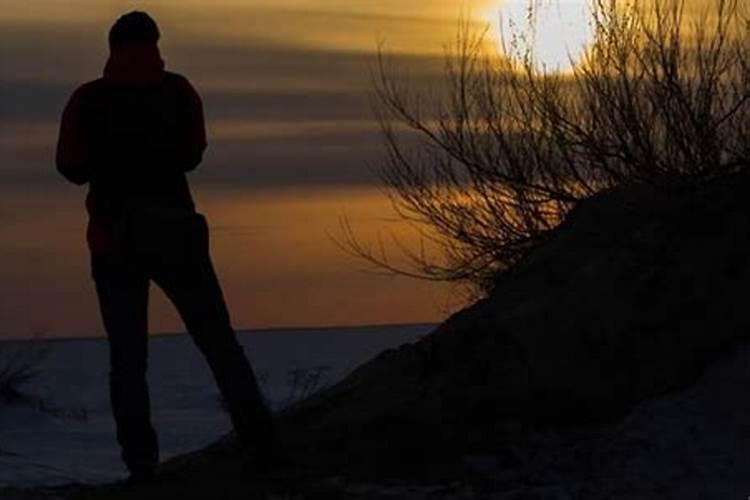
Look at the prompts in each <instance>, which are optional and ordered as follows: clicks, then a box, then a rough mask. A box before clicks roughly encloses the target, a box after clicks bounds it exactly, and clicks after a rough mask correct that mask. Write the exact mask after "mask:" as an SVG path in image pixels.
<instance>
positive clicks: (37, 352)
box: [0, 340, 48, 406]
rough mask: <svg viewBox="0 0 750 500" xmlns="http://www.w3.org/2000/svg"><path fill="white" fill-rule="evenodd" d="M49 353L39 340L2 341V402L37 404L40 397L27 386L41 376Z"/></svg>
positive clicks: (0, 374)
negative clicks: (42, 365) (43, 364)
mask: <svg viewBox="0 0 750 500" xmlns="http://www.w3.org/2000/svg"><path fill="white" fill-rule="evenodd" d="M47 353H48V350H47V348H46V347H44V346H42V345H41V344H40V343H39V341H38V340H32V341H26V342H14V343H11V342H4V343H0V402H3V403H7V404H12V403H26V404H34V405H35V406H36V404H37V401H38V398H36V397H35V396H33V395H32V394H31V393H29V392H28V391H27V387H28V385H29V383H31V382H32V381H33V380H34V379H36V378H37V377H38V376H39V374H40V369H41V363H42V361H43V360H44V358H45V357H46V356H47Z"/></svg>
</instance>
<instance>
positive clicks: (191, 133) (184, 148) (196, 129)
mask: <svg viewBox="0 0 750 500" xmlns="http://www.w3.org/2000/svg"><path fill="white" fill-rule="evenodd" d="M180 83H181V87H182V92H183V94H184V96H185V99H184V103H185V109H184V112H185V114H184V116H185V124H184V125H185V126H184V128H183V131H184V134H185V135H184V137H183V139H184V141H182V142H181V144H180V145H179V146H178V147H179V148H180V151H179V157H180V164H181V167H182V170H183V171H185V172H189V171H191V170H194V169H195V168H196V167H197V166H198V165H199V164H200V162H201V161H202V160H203V152H204V151H205V150H206V145H207V143H206V125H205V122H204V118H203V102H202V101H201V98H200V96H199V95H198V92H196V91H195V89H194V88H193V86H192V85H191V84H190V82H189V81H188V80H187V79H186V78H184V77H182V78H180Z"/></svg>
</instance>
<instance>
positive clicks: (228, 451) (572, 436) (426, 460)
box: [0, 348, 750, 500]
mask: <svg viewBox="0 0 750 500" xmlns="http://www.w3.org/2000/svg"><path fill="white" fill-rule="evenodd" d="M748 387H750V348H743V349H742V350H740V351H739V352H737V353H735V354H733V355H731V356H728V357H726V358H724V359H723V360H722V361H721V362H720V363H718V364H717V365H716V366H714V367H712V368H711V369H710V370H709V371H708V372H707V373H706V374H705V375H704V376H703V377H702V378H701V379H700V380H699V381H698V382H697V383H696V384H694V385H693V386H692V387H690V388H689V389H687V390H684V391H681V392H678V393H674V394H669V395H665V396H663V397H659V398H655V399H652V400H649V401H645V402H643V403H641V404H640V405H638V406H637V407H636V408H635V409H634V410H633V411H632V412H631V413H630V414H629V415H627V416H626V417H625V418H623V419H620V420H617V421H615V422H611V423H608V424H603V425H600V426H596V427H591V426H589V427H586V428H579V429H567V430H544V429H528V428H523V426H521V425H520V424H519V425H518V426H516V427H512V426H510V427H509V428H508V429H507V435H508V442H507V446H504V447H502V449H498V450H496V452H495V453H487V452H483V453H481V454H464V455H461V456H458V457H453V458H451V459H446V458H445V457H446V454H445V453H443V451H444V450H441V447H440V444H441V443H440V442H435V443H433V444H432V446H429V445H428V446H427V447H426V448H425V449H423V450H414V452H413V453H411V454H407V455H403V456H391V457H388V458H386V457H383V456H379V455H375V454H374V455H373V456H372V460H371V461H369V462H368V460H366V459H362V457H361V455H358V457H357V458H356V459H352V460H349V461H348V460H347V459H346V457H343V459H342V457H341V456H340V455H341V453H340V452H341V450H309V449H308V450H299V449H297V450H295V451H294V452H293V453H292V456H293V458H294V460H293V462H294V465H293V466H290V467H285V468H284V470H278V471H276V472H275V473H274V475H276V476H278V477H276V478H266V479H261V478H259V477H256V476H255V475H254V474H253V473H252V469H250V468H248V467H247V466H246V465H245V462H244V460H243V459H242V456H241V454H240V453H239V451H238V450H237V449H236V447H235V446H234V445H233V444H232V440H231V439H230V438H225V439H224V440H222V441H220V442H218V443H216V444H214V445H212V446H211V447H209V448H207V449H204V450H201V451H199V452H196V453H192V454H189V455H185V456H182V457H178V458H176V459H174V460H171V461H169V462H167V463H165V464H164V465H163V470H162V476H161V478H160V479H159V480H158V481H157V482H156V483H154V484H151V485H144V486H137V487H134V486H127V485H124V484H121V483H120V484H112V485H104V486H87V485H69V486H65V487H59V488H50V489H31V490H3V491H0V498H2V499H3V500H32V499H34V500H36V499H80V500H84V499H92V500H93V499H100V500H116V499H131V498H154V499H155V498H159V499H162V498H188V499H221V498H237V499H239V498H268V499H293V498H299V499H331V500H335V499H353V498H357V499H359V498H362V499H364V498H381V499H387V498H405V499H406V498H408V499H464V498H489V499H507V500H511V499H512V500H520V499H540V500H541V499H662V498H664V499H688V500H690V499H711V500H722V499H744V498H747V497H748V495H750V452H748V450H750V398H749V397H747V393H748Z"/></svg>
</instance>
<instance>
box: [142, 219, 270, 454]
mask: <svg viewBox="0 0 750 500" xmlns="http://www.w3.org/2000/svg"><path fill="white" fill-rule="evenodd" d="M195 231H196V233H197V234H196V237H195V238H191V239H190V243H189V244H188V245H187V246H186V247H182V248H180V249H179V251H178V252H173V253H171V254H170V255H164V256H163V257H162V258H160V259H158V262H153V266H152V269H151V277H152V278H153V280H154V282H155V283H156V284H157V285H159V287H161V288H162V290H164V293H165V294H166V295H167V297H169V299H170V300H171V301H172V303H173V304H174V305H175V307H176V308H177V310H178V312H179V313H180V316H181V317H182V319H183V321H184V323H185V326H186V328H187V330H188V333H189V334H190V335H191V336H192V338H193V340H194V341H195V343H196V345H197V346H198V348H199V349H200V351H201V352H202V353H203V355H204V356H205V358H206V361H207V362H208V365H209V367H210V368H211V371H212V372H213V375H214V379H215V380H216V383H217V385H218V387H219V390H220V392H221V394H222V396H223V397H224V400H225V402H226V405H227V409H228V411H229V415H230V418H231V420H232V424H233V426H234V429H235V431H236V432H237V434H238V436H239V437H240V439H241V441H242V442H243V444H244V445H246V446H247V447H248V448H249V449H250V450H251V451H256V452H259V453H260V454H264V453H266V452H268V451H269V450H270V449H271V448H273V447H274V446H275V445H276V435H275V429H274V424H273V418H272V416H271V414H270V412H269V410H268V408H267V406H266V404H265V401H264V400H263V396H262V394H261V392H260V389H259V387H258V383H257V380H256V377H255V374H254V372H253V368H252V366H251V364H250V362H249V360H248V359H247V356H246V355H245V351H244V349H243V348H242V346H241V345H240V344H239V342H238V341H237V336H236V334H235V332H234V330H233V328H232V325H231V322H230V318H229V313H228V311H227V307H226V304H225V302H224V297H223V294H222V291H221V287H220V285H219V282H218V279H217V277H216V273H215V271H214V268H213V265H212V262H211V258H210V256H209V251H208V242H207V229H206V228H205V226H203V227H196V229H195Z"/></svg>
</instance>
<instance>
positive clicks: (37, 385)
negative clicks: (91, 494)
mask: <svg viewBox="0 0 750 500" xmlns="http://www.w3.org/2000/svg"><path fill="white" fill-rule="evenodd" d="M431 328H432V327H431V326H430V325H410V326H381V327H357V328H328V329H306V330H266V331H249V332H242V333H240V334H239V337H240V341H241V343H242V344H243V346H244V347H245V351H246V352H247V354H248V356H249V357H250V359H251V361H252V362H253V365H254V367H255V370H256V373H257V374H258V377H259V379H260V380H261V383H262V386H263V390H264V393H265V394H266V396H267V397H268V399H269V401H270V402H271V404H272V406H273V407H279V406H282V405H284V404H285V403H286V402H287V401H288V400H289V399H290V398H296V397H298V396H299V391H300V390H303V387H302V385H301V384H300V383H296V384H295V383H294V382H293V381H292V380H291V378H292V377H293V374H294V373H295V371H296V373H297V374H299V375H305V374H316V373H317V374H320V375H321V383H322V384H330V383H332V382H335V381H337V380H340V379H341V378H342V377H343V376H345V375H346V374H347V373H348V372H349V371H351V370H352V369H353V368H355V367H356V366H357V365H359V364H360V363H362V362H364V361H367V360H368V359H370V358H372V357H373V356H375V355H376V354H378V353H379V352H380V351H382V350H384V349H387V348H390V347H397V346H399V345H401V344H403V343H407V342H413V341H415V340H417V339H418V338H419V337H420V336H422V335H424V334H426V333H428V332H429V331H430V329H431ZM39 343H41V344H43V347H44V348H45V349H47V350H48V352H47V354H46V356H45V357H44V358H43V362H42V364H41V374H40V376H39V377H38V378H37V379H35V380H34V382H33V383H31V384H29V386H28V387H26V389H27V390H28V391H29V392H31V393H32V394H34V395H36V396H38V397H39V399H40V400H41V401H43V403H44V406H45V407H46V408H47V409H48V411H45V412H42V411H40V410H38V409H36V408H33V407H31V406H29V405H15V406H0V487H2V486H32V485H34V486H36V485H54V484H61V483H69V482H74V481H75V482H79V481H83V482H106V481H110V480H114V479H120V478H122V477H124V476H125V475H126V471H125V469H124V467H123V465H122V464H121V462H120V458H119V449H118V447H117V444H116V442H115V436H114V426H113V422H112V416H111V412H110V409H109V399H108V398H109V395H108V390H107V372H108V366H107V363H108V348H107V344H106V342H105V341H104V340H103V339H75V340H50V341H44V342H39ZM10 347H11V348H18V345H11V346H10ZM298 380H299V379H298ZM149 384H150V388H151V400H152V413H153V419H154V425H155V426H156V428H157V431H158V433H159V440H160V447H161V458H162V459H166V458H168V457H170V456H173V455H176V454H179V453H184V452H187V451H190V450H194V449H196V448H200V447H202V446H205V445H207V444H209V443H211V442H213V441H214V440H216V439H217V438H218V437H220V436H221V435H223V434H224V433H226V432H227V431H228V430H229V421H228V417H227V416H226V414H225V413H224V412H223V410H222V409H221V406H220V403H219V396H218V391H217V389H216V387H215V385H214V383H213V379H212V378H211V374H210V372H209V370H208V367H207V366H206V364H205V363H204V361H203V359H202V357H201V354H200V353H199V352H198V350H197V348H196V347H195V346H194V345H193V344H192V341H191V340H190V338H189V337H187V336H186V335H163V336H155V337H152V338H151V343H150V351H149ZM295 387H296V390H297V394H294V389H295Z"/></svg>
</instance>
